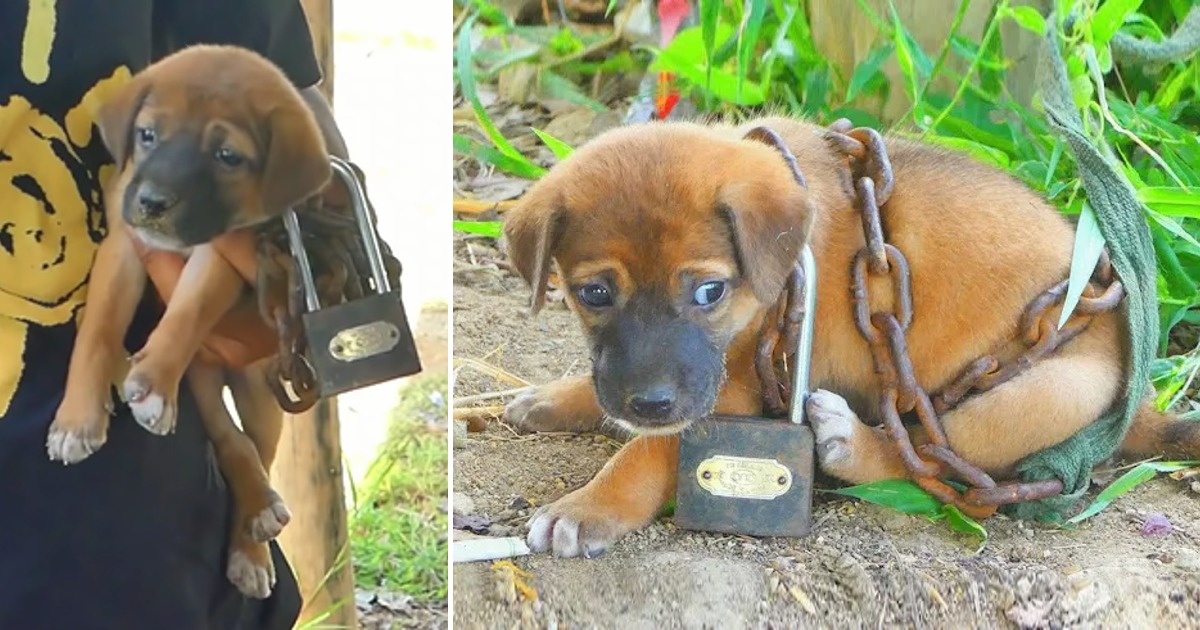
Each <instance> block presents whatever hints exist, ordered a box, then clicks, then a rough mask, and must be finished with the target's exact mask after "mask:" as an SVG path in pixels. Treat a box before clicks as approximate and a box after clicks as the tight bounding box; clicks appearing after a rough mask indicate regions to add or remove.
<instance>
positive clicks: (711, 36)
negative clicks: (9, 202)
mask: <svg viewBox="0 0 1200 630" xmlns="http://www.w3.org/2000/svg"><path fill="white" fill-rule="evenodd" d="M721 4H722V0H700V32H701V40H700V41H701V43H702V44H703V45H704V68H705V76H704V81H703V83H704V89H705V90H706V91H707V92H709V93H710V94H711V93H712V91H713V89H712V73H713V65H714V64H713V53H714V52H715V51H716V43H717V23H718V20H719V19H720V17H721ZM681 35H683V33H682V32H681V33H676V35H675V39H679V37H680V36H681ZM671 43H672V44H673V43H675V42H671Z"/></svg>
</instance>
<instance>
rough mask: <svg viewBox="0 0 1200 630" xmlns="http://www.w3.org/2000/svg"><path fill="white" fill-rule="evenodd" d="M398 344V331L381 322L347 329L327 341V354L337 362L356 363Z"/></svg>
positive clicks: (394, 327) (392, 326)
mask: <svg viewBox="0 0 1200 630" xmlns="http://www.w3.org/2000/svg"><path fill="white" fill-rule="evenodd" d="M398 343H400V330H399V329H398V328H396V325H395V324H393V323H391V322H385V321H382V320H379V321H374V322H370V323H368V324H362V325H359V326H355V327H353V328H347V329H345V330H343V331H341V332H339V333H338V334H336V335H334V336H333V339H330V340H329V354H330V355H331V356H333V358H335V359H337V360H339V361H345V362H350V361H357V360H359V359H365V358H367V357H373V356H375V355H377V354H383V353H384V352H387V351H389V350H391V349H392V348H395V347H396V344H398Z"/></svg>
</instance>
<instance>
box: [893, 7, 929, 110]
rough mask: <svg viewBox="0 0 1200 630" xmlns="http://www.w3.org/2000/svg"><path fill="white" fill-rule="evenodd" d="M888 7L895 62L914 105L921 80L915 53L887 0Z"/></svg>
mask: <svg viewBox="0 0 1200 630" xmlns="http://www.w3.org/2000/svg"><path fill="white" fill-rule="evenodd" d="M888 5H889V6H890V7H891V10H892V30H893V34H892V40H893V43H894V44H895V46H896V61H897V62H899V64H900V72H901V73H903V74H904V79H905V83H906V84H907V85H908V93H909V96H910V97H911V98H912V100H913V102H914V103H915V102H916V101H917V98H918V97H919V96H920V93H921V78H920V77H919V76H918V75H917V63H916V53H915V52H914V50H913V46H912V40H911V39H910V38H909V37H908V31H906V30H905V29H904V24H902V23H901V22H900V14H899V13H897V12H896V6H895V5H894V4H893V3H892V1H891V0H888Z"/></svg>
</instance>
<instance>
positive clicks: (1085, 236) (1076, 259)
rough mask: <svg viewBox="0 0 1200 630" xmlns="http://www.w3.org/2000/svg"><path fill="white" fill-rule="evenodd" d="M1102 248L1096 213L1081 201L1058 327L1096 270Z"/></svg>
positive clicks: (1077, 302) (1102, 242)
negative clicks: (1068, 276) (1068, 278)
mask: <svg viewBox="0 0 1200 630" xmlns="http://www.w3.org/2000/svg"><path fill="white" fill-rule="evenodd" d="M1103 249H1104V235H1103V234H1101V233H1100V224H1099V223H1098V222H1097V221H1096V213H1095V212H1094V211H1093V210H1092V206H1091V204H1089V203H1088V202H1087V201H1086V200H1085V201H1084V202H1083V210H1082V211H1081V212H1080V213H1079V223H1078V224H1077V225H1076V226H1075V251H1074V252H1073V253H1072V254H1071V275H1070V280H1069V281H1068V283H1067V297H1066V299H1065V300H1064V301H1063V309H1062V314H1061V315H1060V316H1059V318H1058V327H1059V328H1062V327H1063V325H1064V324H1066V323H1067V320H1068V319H1070V318H1071V313H1072V312H1074V311H1075V306H1076V305H1077V304H1079V297H1080V296H1081V295H1083V289H1084V288H1085V287H1087V283H1088V279H1090V278H1091V277H1092V272H1094V271H1095V270H1096V263H1097V262H1099V260H1100V253H1101V251H1102V250H1103Z"/></svg>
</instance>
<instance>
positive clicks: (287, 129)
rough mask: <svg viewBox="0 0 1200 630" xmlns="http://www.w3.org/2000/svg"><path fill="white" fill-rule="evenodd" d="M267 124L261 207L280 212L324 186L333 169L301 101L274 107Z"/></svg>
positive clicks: (313, 118)
mask: <svg viewBox="0 0 1200 630" xmlns="http://www.w3.org/2000/svg"><path fill="white" fill-rule="evenodd" d="M266 127H267V129H266V134H265V135H266V137H267V153H266V160H265V162H264V163H263V178H262V202H263V209H264V210H265V211H266V212H267V213H269V214H279V213H281V212H283V211H284V210H286V209H288V208H290V207H292V206H294V205H296V204H298V203H300V202H301V201H304V200H305V199H307V198H308V197H311V196H312V195H314V194H316V193H317V192H319V191H320V190H321V189H322V188H324V187H325V185H326V184H328V183H329V178H330V177H332V176H333V169H332V167H330V166H329V152H328V150H327V149H326V148H325V138H324V136H322V135H321V128H320V127H319V126H318V125H317V120H316V118H315V117H313V114H312V112H311V111H309V109H308V106H307V105H305V104H304V103H303V102H297V103H295V104H291V103H289V104H287V105H286V106H283V107H278V108H276V109H275V110H274V111H272V112H271V113H270V114H269V115H268V116H267V120H266Z"/></svg>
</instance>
